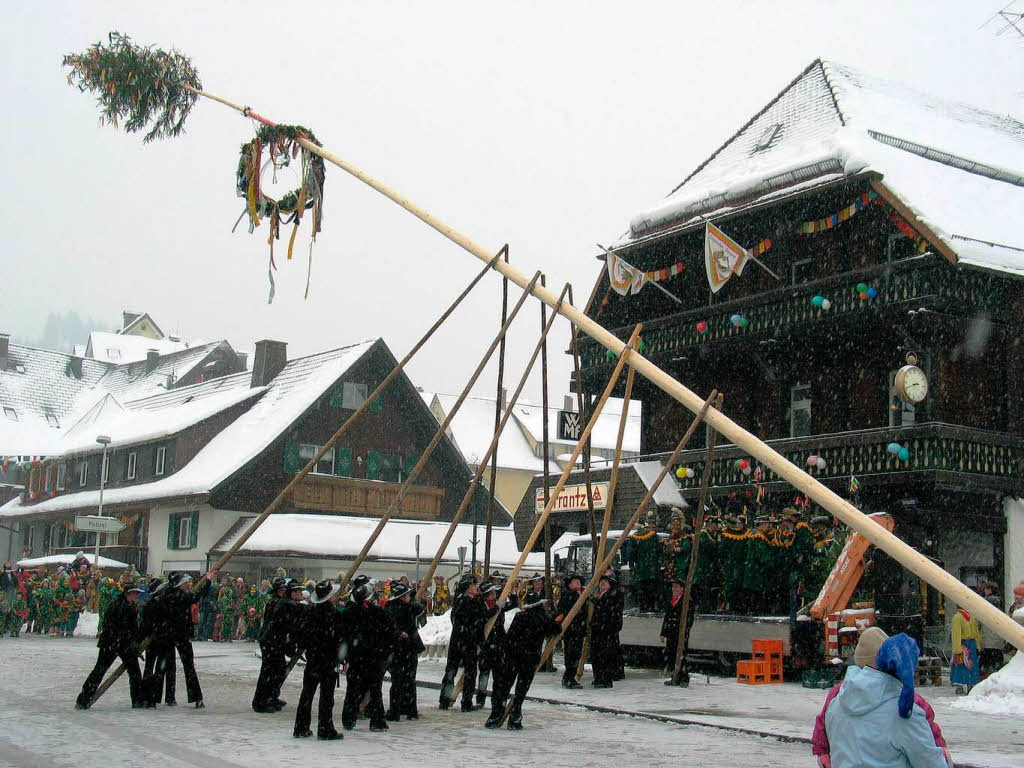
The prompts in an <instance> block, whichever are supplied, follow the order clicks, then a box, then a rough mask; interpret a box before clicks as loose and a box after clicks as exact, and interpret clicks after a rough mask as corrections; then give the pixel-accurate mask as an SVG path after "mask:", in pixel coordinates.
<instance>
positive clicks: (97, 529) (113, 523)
mask: <svg viewBox="0 0 1024 768" xmlns="http://www.w3.org/2000/svg"><path fill="white" fill-rule="evenodd" d="M124 528H125V525H124V523H122V522H121V521H120V520H118V519H117V518H116V517H102V516H100V515H78V516H77V517H76V518H75V530H76V531H87V532H89V533H118V532H120V531H123V530H124Z"/></svg>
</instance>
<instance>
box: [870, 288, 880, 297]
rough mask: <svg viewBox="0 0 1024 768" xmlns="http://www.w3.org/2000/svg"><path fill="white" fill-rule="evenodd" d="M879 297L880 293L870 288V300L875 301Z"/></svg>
mask: <svg viewBox="0 0 1024 768" xmlns="http://www.w3.org/2000/svg"><path fill="white" fill-rule="evenodd" d="M877 295H878V291H876V290H875V289H874V288H868V298H869V299H873V298H875V296H877Z"/></svg>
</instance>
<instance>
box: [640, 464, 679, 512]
mask: <svg viewBox="0 0 1024 768" xmlns="http://www.w3.org/2000/svg"><path fill="white" fill-rule="evenodd" d="M626 466H630V467H633V469H635V470H636V474H637V476H638V477H639V478H640V481H641V482H642V483H643V484H644V486H645V487H646V488H647V490H648V491H649V490H651V486H653V485H654V481H655V480H657V479H658V473H660V472H661V469H662V467H664V466H665V465H664V464H662V463H661V462H660V461H631V462H629V464H627V465H626ZM669 475H671V472H670V473H669ZM654 503H655V504H659V505H662V504H663V505H665V506H670V507H680V508H682V509H685V508H686V507H688V506H689V505H688V504H687V503H686V501H685V500H684V499H683V496H682V494H681V493H679V486H678V485H676V483H675V481H674V480H673V479H672V478H671V477H670V476H666V477H665V480H663V481H662V483H661V485H659V486H658V490H656V491H655V492H654Z"/></svg>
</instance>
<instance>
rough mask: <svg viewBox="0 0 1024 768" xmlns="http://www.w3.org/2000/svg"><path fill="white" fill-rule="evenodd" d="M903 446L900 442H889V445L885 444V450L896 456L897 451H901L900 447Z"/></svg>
mask: <svg viewBox="0 0 1024 768" xmlns="http://www.w3.org/2000/svg"><path fill="white" fill-rule="evenodd" d="M902 447H903V446H901V445H900V444H899V443H889V444H888V445H887V446H885V450H887V451H888V452H889V453H891V454H892V455H893V456H895V455H896V454H897V453H899V452H900V448H902Z"/></svg>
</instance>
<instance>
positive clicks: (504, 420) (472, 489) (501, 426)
mask: <svg viewBox="0 0 1024 768" xmlns="http://www.w3.org/2000/svg"><path fill="white" fill-rule="evenodd" d="M567 289H568V285H566V288H564V289H562V296H560V297H559V302H561V301H562V298H563V297H564V296H565V293H566V290H567ZM557 316H558V312H557V311H556V312H554V313H552V315H551V317H550V318H549V319H548V324H547V325H546V326H545V328H544V331H543V333H542V334H541V337H542V338H541V339H540V340H538V341H537V345H536V346H535V347H534V348H533V354H532V355H530V359H529V360H528V361H527V363H526V368H525V370H524V371H523V375H522V378H520V380H519V385H518V386H517V387H516V389H515V392H513V393H512V397H511V398H509V401H508V408H506V409H505V413H504V414H503V415H502V417H501V421H500V422H499V423H498V428H497V429H496V430H494V437H493V438H491V444H490V445H489V446H488V447H487V452H486V453H485V454H484V455H483V457H482V458H481V459H480V463H479V464H478V465H477V468H476V474H475V475H474V476H473V480H472V481H471V482H470V484H469V490H467V491H466V495H465V496H463V498H462V503H461V504H460V505H459V508H458V509H457V510H456V511H455V515H454V516H453V517H452V521H451V523H450V524H449V525H448V531H447V532H446V533H445V535H444V538H443V539H442V540H441V546H439V547H438V548H437V552H436V553H435V554H434V558H433V560H431V561H430V566H429V567H428V568H427V574H426V576H424V577H423V579H422V580H421V581H422V585H423V586H418V587H417V590H416V597H415V598H414V599H415V600H416V601H417V602H419V601H420V600H422V599H423V594H424V592H425V591H426V589H427V587H426V586H425V585H427V584H430V580H431V579H432V578H433V577H434V571H435V570H437V566H438V564H440V562H441V558H443V557H444V551H445V550H446V549H447V548H448V545H449V544H450V543H451V540H452V536H454V535H455V527H456V526H457V525H458V524H459V521H460V520H461V519H462V515H463V514H464V513H465V511H466V509H467V508H468V507H469V503H470V501H472V499H473V494H475V493H476V489H477V487H478V485H479V483H480V480H481V478H482V477H483V474H484V468H485V467H486V466H487V460H488V458H489V457H490V456H491V455H493V454H494V453H495V452H496V451H497V450H498V440H499V438H500V437H501V433H502V432H504V430H505V425H506V424H508V420H509V418H510V417H511V416H512V406H514V405H515V404H516V401H518V400H519V395H520V394H522V391H523V388H524V387H525V386H526V382H527V380H528V379H529V378H530V372H531V371H532V370H533V365H534V363H536V362H537V357H538V355H539V354H540V347H541V343H542V342H543V337H545V336H547V334H548V332H549V331H550V330H551V326H552V325H554V322H555V318H556V317H557Z"/></svg>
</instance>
